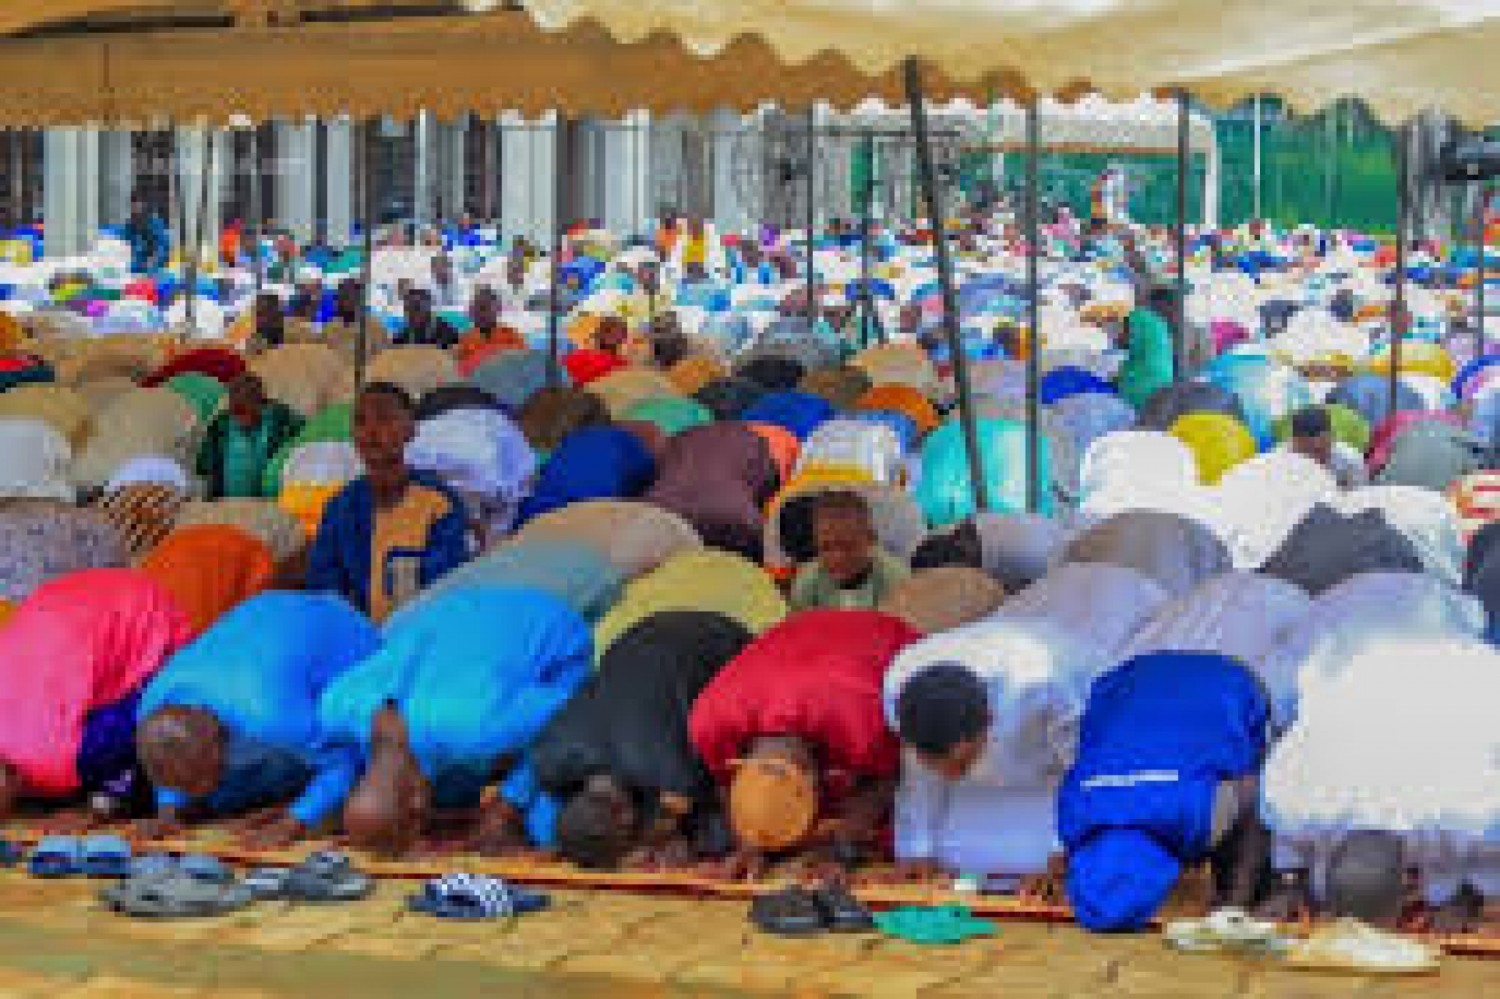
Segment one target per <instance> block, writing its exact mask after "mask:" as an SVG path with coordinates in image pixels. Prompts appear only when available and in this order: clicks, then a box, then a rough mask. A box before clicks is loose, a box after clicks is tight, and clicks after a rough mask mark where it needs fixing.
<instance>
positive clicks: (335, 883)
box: [281, 850, 375, 902]
mask: <svg viewBox="0 0 1500 999" xmlns="http://www.w3.org/2000/svg"><path fill="white" fill-rule="evenodd" d="M374 890H375V882H374V881H373V880H372V879H371V878H370V877H369V876H368V875H365V874H361V873H360V872H359V871H357V870H355V869H354V864H353V862H351V861H350V860H349V858H348V856H346V855H345V854H342V853H339V852H337V851H333V850H319V851H318V852H316V853H313V854H310V855H309V856H308V857H307V859H306V860H304V861H302V862H301V863H300V864H298V865H296V866H295V867H293V868H292V869H291V870H290V871H288V872H287V875H286V881H285V882H284V883H283V885H282V891H281V897H282V898H285V899H287V900H289V901H292V902H357V901H359V900H360V899H363V898H368V897H369V895H370V893H371V892H373V891H374Z"/></svg>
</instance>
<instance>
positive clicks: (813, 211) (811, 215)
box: [806, 106, 818, 333]
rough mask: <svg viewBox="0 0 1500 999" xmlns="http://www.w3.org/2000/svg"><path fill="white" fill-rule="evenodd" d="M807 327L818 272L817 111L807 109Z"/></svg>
mask: <svg viewBox="0 0 1500 999" xmlns="http://www.w3.org/2000/svg"><path fill="white" fill-rule="evenodd" d="M806 153H807V219H806V221H807V325H808V332H809V333H811V332H812V329H813V326H814V324H815V323H816V322H817V321H818V270H817V237H816V235H815V233H814V230H815V229H816V228H817V225H818V199H817V194H816V191H817V185H818V164H817V160H818V109H817V107H816V106H810V107H808V109H807V149H806Z"/></svg>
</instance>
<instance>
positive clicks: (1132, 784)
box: [1057, 652, 1270, 932]
mask: <svg viewBox="0 0 1500 999" xmlns="http://www.w3.org/2000/svg"><path fill="white" fill-rule="evenodd" d="M1268 716H1269V705H1268V701H1267V698H1266V695H1265V693H1264V691H1263V690H1262V688H1261V685H1260V682H1259V681H1258V680H1257V679H1256V677H1255V675H1254V674H1253V673H1251V671H1250V670H1249V669H1248V668H1247V667H1246V666H1244V665H1243V664H1242V663H1240V662H1239V661H1237V660H1235V659H1231V658H1229V657H1228V656H1222V655H1217V654H1212V653H1201V652H1155V653H1150V654H1148V655H1142V656H1137V657H1136V658H1134V659H1131V660H1129V661H1127V662H1125V663H1124V664H1122V665H1120V666H1118V667H1117V668H1115V669H1114V670H1112V671H1111V672H1109V673H1107V674H1105V675H1104V676H1102V677H1100V678H1099V679H1098V680H1096V681H1095V682H1094V686H1093V690H1092V692H1091V693H1090V695H1089V701H1088V706H1087V707H1086V708H1085V711H1084V715H1083V721H1082V725H1081V729H1080V732H1079V737H1078V754H1077V757H1076V759H1075V762H1074V764H1073V766H1072V768H1071V769H1070V770H1069V771H1068V774H1067V776H1066V777H1065V778H1064V780H1063V783H1062V786H1061V787H1060V789H1059V791H1058V801H1057V814H1058V819H1057V821H1058V834H1059V837H1060V839H1061V840H1062V842H1063V846H1064V848H1065V849H1066V851H1067V879H1066V886H1067V894H1068V900H1069V901H1070V902H1071V903H1072V906H1073V911H1074V914H1075V915H1076V916H1077V918H1078V921H1079V923H1081V924H1082V925H1083V926H1085V927H1087V928H1088V929H1090V930H1094V931H1096V932H1128V931H1134V930H1139V929H1143V928H1144V927H1145V926H1146V925H1147V924H1148V923H1149V922H1150V920H1151V918H1152V917H1153V916H1154V915H1155V914H1156V912H1157V910H1158V909H1159V908H1160V907H1161V905H1162V903H1163V902H1165V901H1166V900H1167V897H1168V896H1169V895H1170V894H1171V893H1172V889H1173V888H1174V887H1175V886H1176V884H1177V879H1178V877H1179V876H1180V875H1181V873H1182V871H1183V870H1184V868H1186V867H1189V866H1192V865H1195V864H1198V863H1201V862H1203V861H1204V860H1206V859H1212V860H1213V861H1214V864H1215V875H1216V878H1215V880H1216V884H1217V888H1218V894H1219V898H1218V901H1219V903H1221V904H1224V905H1232V906H1236V907H1240V908H1248V907H1249V906H1250V905H1251V903H1253V901H1254V895H1255V891H1256V889H1257V887H1258V886H1259V881H1260V876H1261V874H1262V873H1263V872H1264V871H1265V865H1266V861H1267V859H1268V855H1269V849H1270V839H1269V836H1268V834H1267V833H1266V830H1265V827H1264V825H1263V824H1262V823H1261V821H1260V812H1259V774H1260V769H1261V766H1262V764H1263V762H1264V757H1265V752H1266V728H1267V726H1266V723H1267V718H1268Z"/></svg>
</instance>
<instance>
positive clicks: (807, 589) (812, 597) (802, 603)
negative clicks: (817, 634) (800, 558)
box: [789, 548, 911, 610]
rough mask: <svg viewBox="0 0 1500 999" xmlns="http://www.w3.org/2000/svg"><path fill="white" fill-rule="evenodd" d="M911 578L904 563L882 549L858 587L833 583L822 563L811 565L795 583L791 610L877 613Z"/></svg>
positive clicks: (909, 570)
mask: <svg viewBox="0 0 1500 999" xmlns="http://www.w3.org/2000/svg"><path fill="white" fill-rule="evenodd" d="M910 575H911V569H909V568H908V567H907V565H906V563H905V562H903V561H901V560H900V559H898V558H896V556H894V555H892V554H890V553H889V552H887V551H885V550H883V549H878V548H877V549H876V550H875V557H874V561H873V563H872V564H871V566H870V572H869V574H868V575H866V576H865V578H864V580H863V581H862V582H861V583H859V584H858V585H857V586H850V587H843V586H839V585H838V584H837V583H835V582H834V581H833V579H832V578H831V577H830V576H829V575H828V573H827V572H826V571H825V570H824V569H823V564H822V563H821V562H809V563H808V564H807V565H805V566H803V567H802V568H801V570H799V571H798V573H797V578H796V579H795V580H793V582H792V592H791V597H790V601H789V602H790V603H791V607H792V610H811V609H812V608H814V607H834V608H841V609H844V610H874V609H876V608H878V607H879V606H880V605H881V604H882V603H884V602H885V598H886V597H888V596H889V595H890V593H891V591H892V590H893V589H895V588H896V586H897V584H899V583H900V582H901V581H902V580H904V579H906V577H907V576H910Z"/></svg>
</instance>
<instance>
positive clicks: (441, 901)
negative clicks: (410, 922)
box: [406, 874, 551, 920]
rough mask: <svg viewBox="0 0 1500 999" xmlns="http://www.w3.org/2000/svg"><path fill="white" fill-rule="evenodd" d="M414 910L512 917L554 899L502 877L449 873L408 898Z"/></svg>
mask: <svg viewBox="0 0 1500 999" xmlns="http://www.w3.org/2000/svg"><path fill="white" fill-rule="evenodd" d="M406 904H407V907H408V908H410V909H411V910H412V911H413V912H421V913H425V914H426V915H429V916H436V917H438V918H439V919H464V920H480V919H508V918H512V917H515V916H524V915H528V914H530V913H533V912H540V911H541V910H543V909H545V908H547V906H548V905H550V904H551V899H549V898H548V897H547V896H546V895H543V894H541V893H539V892H532V891H527V890H526V889H524V888H520V887H517V886H516V885H512V884H508V883H507V882H505V881H503V880H501V879H500V878H493V877H488V876H486V875H482V874H449V875H447V876H445V877H441V878H434V879H433V880H431V881H429V882H427V883H426V884H425V885H423V886H422V890H421V891H420V892H419V893H417V894H415V895H412V896H410V897H409V898H407V900H406Z"/></svg>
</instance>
